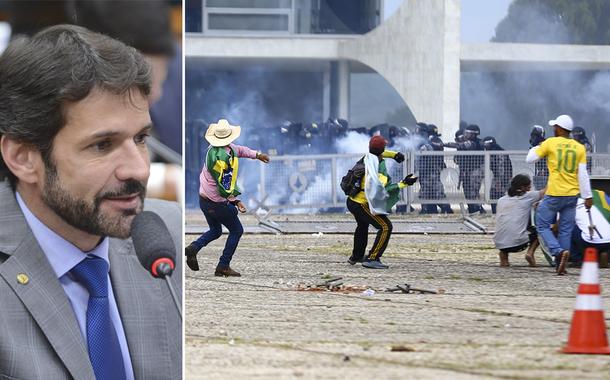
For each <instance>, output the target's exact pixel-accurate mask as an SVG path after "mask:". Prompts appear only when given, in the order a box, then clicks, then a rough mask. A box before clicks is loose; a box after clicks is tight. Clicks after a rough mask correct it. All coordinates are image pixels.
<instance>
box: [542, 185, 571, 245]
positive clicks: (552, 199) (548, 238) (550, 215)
mask: <svg viewBox="0 0 610 380" xmlns="http://www.w3.org/2000/svg"><path fill="white" fill-rule="evenodd" d="M577 200H578V196H577V195H573V196H566V197H556V196H552V195H545V196H544V198H542V201H541V202H540V204H539V205H538V209H537V210H536V230H537V231H538V236H539V237H540V238H542V240H544V244H545V245H546V246H547V248H548V249H549V250H550V251H551V255H553V256H557V255H559V254H560V253H561V251H563V250H568V251H569V250H570V238H571V237H572V230H573V229H574V225H575V224H576V221H575V217H576V201H577ZM557 214H559V235H558V236H557V237H555V235H554V234H553V231H552V230H551V224H554V223H557Z"/></svg>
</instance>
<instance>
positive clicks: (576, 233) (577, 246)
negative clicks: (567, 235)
mask: <svg viewBox="0 0 610 380" xmlns="http://www.w3.org/2000/svg"><path fill="white" fill-rule="evenodd" d="M590 247H593V248H596V249H597V252H598V254H599V253H600V252H610V243H602V244H593V243H588V242H586V241H584V239H583V238H582V231H581V229H580V228H578V226H574V229H573V230H572V241H571V244H570V261H573V262H575V263H577V264H580V263H582V261H583V259H584V256H585V250H586V249H587V248H590Z"/></svg>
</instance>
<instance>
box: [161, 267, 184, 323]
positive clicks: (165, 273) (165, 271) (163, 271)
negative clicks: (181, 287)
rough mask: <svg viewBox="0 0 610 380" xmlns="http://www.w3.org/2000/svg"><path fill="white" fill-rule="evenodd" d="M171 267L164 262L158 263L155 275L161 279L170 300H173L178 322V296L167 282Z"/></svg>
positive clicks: (179, 313)
mask: <svg viewBox="0 0 610 380" xmlns="http://www.w3.org/2000/svg"><path fill="white" fill-rule="evenodd" d="M172 272H173V269H172V267H171V266H170V265H169V264H168V263H165V262H162V263H159V264H158V265H157V274H158V276H159V277H161V278H163V279H164V280H165V282H166V283H167V287H168V288H169V292H170V294H171V295H172V299H173V300H174V305H176V309H177V310H178V315H180V320H182V308H181V307H180V303H179V302H178V296H177V295H176V291H175V290H174V286H173V285H172V282H171V281H170V280H169V277H170V275H171V274H172Z"/></svg>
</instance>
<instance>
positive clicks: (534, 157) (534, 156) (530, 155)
mask: <svg viewBox="0 0 610 380" xmlns="http://www.w3.org/2000/svg"><path fill="white" fill-rule="evenodd" d="M537 149H538V147H537V146H535V147H533V148H531V149H530V151H529V152H527V157H526V158H525V162H527V163H528V164H533V163H534V162H536V161H538V160H540V159H541V158H542V157H540V156H539V155H538V153H536V150H537Z"/></svg>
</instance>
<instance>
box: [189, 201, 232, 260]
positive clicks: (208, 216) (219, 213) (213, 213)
mask: <svg viewBox="0 0 610 380" xmlns="http://www.w3.org/2000/svg"><path fill="white" fill-rule="evenodd" d="M199 207H200V208H201V211H203V215H204V216H205V220H206V221H207V222H208V226H209V227H210V229H209V230H208V231H207V232H205V233H204V234H203V235H201V236H200V237H199V238H198V239H197V240H195V241H194V242H192V243H191V244H192V245H193V246H195V248H197V251H199V250H200V249H201V248H203V247H205V246H206V245H208V244H209V243H211V242H213V241H214V240H216V239H218V238H219V237H220V236H221V235H222V226H223V225H224V226H225V227H227V229H228V230H229V237H228V238H227V242H226V243H225V248H224V250H223V251H222V256H220V259H219V260H218V266H219V267H228V266H229V264H230V263H231V258H233V254H234V253H235V250H236V249H237V245H238V244H239V239H240V238H241V235H242V234H243V233H244V228H243V227H242V225H241V222H240V221H239V218H238V217H237V207H235V206H233V205H232V204H230V203H228V202H226V203H225V202H212V201H210V200H208V199H204V198H202V197H199Z"/></svg>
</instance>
